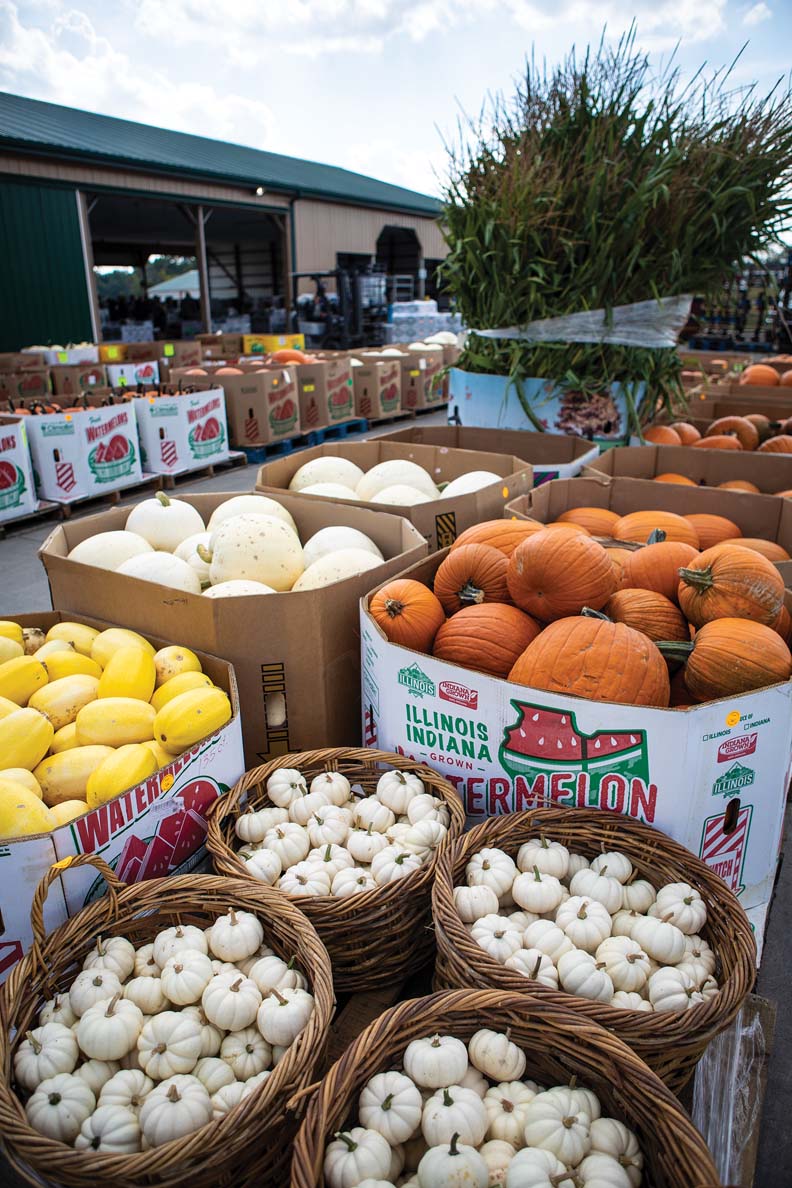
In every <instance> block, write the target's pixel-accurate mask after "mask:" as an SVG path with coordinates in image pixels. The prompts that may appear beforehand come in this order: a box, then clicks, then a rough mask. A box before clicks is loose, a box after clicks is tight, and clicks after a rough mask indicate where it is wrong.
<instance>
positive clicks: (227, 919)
mask: <svg viewBox="0 0 792 1188" xmlns="http://www.w3.org/2000/svg"><path fill="white" fill-rule="evenodd" d="M206 939H207V941H208V942H209V951H210V953H212V954H213V955H214V956H215V957H217V958H219V960H220V961H231V962H233V961H240V960H242V959H243V958H244V957H252V955H253V954H254V953H255V952H256V950H257V949H258V947H259V945H261V943H262V942H263V940H264V929H263V928H262V926H261V922H260V921H259V920H258V919H257V917H256V916H254V915H253V913H252V912H236V911H234V909H233V908H229V909H228V911H227V912H226V914H225V915H224V916H219V917H218V918H217V919H216V920H215V922H214V924H213V925H212V926H211V928H210V929H209V930H208V932H207V938H206ZM243 1026H246V1024H243Z"/></svg>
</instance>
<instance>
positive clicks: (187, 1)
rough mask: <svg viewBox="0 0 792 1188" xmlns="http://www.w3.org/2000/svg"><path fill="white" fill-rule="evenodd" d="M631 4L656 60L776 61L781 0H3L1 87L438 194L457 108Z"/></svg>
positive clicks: (756, 70)
mask: <svg viewBox="0 0 792 1188" xmlns="http://www.w3.org/2000/svg"><path fill="white" fill-rule="evenodd" d="M633 18H635V20H636V22H637V27H638V43H639V45H640V46H641V47H643V48H644V49H646V50H647V51H649V52H650V53H651V54H652V55H653V57H654V59H655V60H656V61H657V62H658V63H660V62H661V61H662V59H663V58H664V56H667V55H668V54H669V53H670V52H671V51H672V49H673V48H674V46H675V45H676V43H677V42H679V43H680V48H679V53H678V60H679V62H680V65H681V66H682V67H683V68H684V69H686V70H694V69H696V68H697V67H698V66H700V65H701V64H702V62H705V61H706V62H708V63H709V64H710V65H711V66H713V67H715V66H721V65H723V64H724V63H727V62H729V61H731V60H732V59H733V57H734V55H735V54H736V53H737V51H738V50H739V49H740V47H741V46H742V45H743V44H744V43H745V42H746V41H748V42H749V45H748V48H747V50H746V51H745V53H744V55H743V57H742V59H741V60H740V62H739V63H738V66H737V67H736V70H735V74H734V76H733V77H734V79H735V81H736V82H739V83H741V84H749V83H758V84H759V85H760V87H762V88H769V87H770V86H771V85H772V84H773V83H774V82H775V81H776V80H777V79H778V78H779V77H781V76H782V75H784V74H785V72H786V71H787V70H788V63H789V45H790V42H791V41H792V0H758V2H757V0H113V2H112V3H110V4H108V3H106V2H105V3H98V2H96V0H82V2H81V0H75V3H74V4H69V3H64V2H62V0H0V89H3V90H6V91H13V92H15V93H18V94H22V95H29V96H31V97H33V98H36V99H47V100H51V101H52V102H55V103H64V104H67V105H70V106H74V107H83V108H87V109H88V110H91V111H98V112H104V113H106V114H109V115H117V116H123V117H125V118H127V119H133V120H141V121H142V122H144V123H152V124H159V125H161V126H165V127H169V128H176V129H179V130H182V131H188V132H194V133H198V134H203V135H207V136H214V137H218V138H220V139H226V140H234V141H237V142H239V143H243V144H251V145H254V146H256V147H258V148H267V149H270V150H272V151H274V152H282V153H289V154H291V155H293V156H298V157H306V158H309V159H313V160H321V161H328V162H331V163H332V164H336V165H343V166H346V167H347V168H350V169H356V170H358V171H360V172H361V173H368V174H371V175H372V176H375V177H380V178H383V179H385V180H387V181H393V182H397V183H399V184H401V185H406V186H410V187H411V188H413V189H419V190H423V191H425V192H437V189H438V182H437V180H436V178H437V172H438V171H440V172H442V170H443V167H444V160H445V154H444V151H443V148H442V137H443V136H449V135H452V134H453V132H454V128H455V122H456V118H457V114H458V111H459V109H460V107H461V108H462V109H464V110H466V111H468V112H477V111H478V110H479V108H480V105H481V102H482V99H483V97H484V96H485V95H486V93H487V92H494V91H499V90H502V89H504V88H505V89H508V88H509V84H510V80H511V79H512V78H513V77H514V75H515V74H517V73H519V71H520V67H521V63H522V62H523V61H524V59H525V56H526V54H527V53H529V52H530V51H531V48H532V46H533V47H534V50H535V53H536V55H537V57H538V58H540V59H541V58H545V59H546V60H547V62H548V63H553V62H555V61H558V60H559V59H560V58H561V57H562V56H563V55H564V54H565V53H566V52H567V51H568V50H569V49H570V48H571V46H572V45H573V43H574V44H576V45H577V46H578V47H582V46H584V45H585V44H586V43H587V42H589V41H597V40H598V39H599V35H600V31H601V30H602V28H603V26H604V25H607V28H608V31H609V34H612V35H613V36H614V37H616V36H617V35H618V34H619V33H620V32H622V31H623V30H624V29H625V28H626V27H627V26H628V25H629V23H630V21H631V20H632V19H633Z"/></svg>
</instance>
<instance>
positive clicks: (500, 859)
mask: <svg viewBox="0 0 792 1188" xmlns="http://www.w3.org/2000/svg"><path fill="white" fill-rule="evenodd" d="M517 874H518V871H517V867H516V866H515V864H514V861H513V860H512V859H511V858H510V857H509V855H508V854H506V853H504V851H503V850H498V849H495V848H494V847H485V848H484V849H482V850H479V852H478V853H477V854H474V855H473V857H472V858H471V859H470V861H469V862H468V864H467V866H466V867H465V881H466V882H467V885H468V886H469V887H479V886H484V887H489V888H490V890H492V891H494V892H495V894H496V895H498V896H501V895H505V894H506V892H507V891H511V887H512V883H513V882H514V880H515V878H516V877H517Z"/></svg>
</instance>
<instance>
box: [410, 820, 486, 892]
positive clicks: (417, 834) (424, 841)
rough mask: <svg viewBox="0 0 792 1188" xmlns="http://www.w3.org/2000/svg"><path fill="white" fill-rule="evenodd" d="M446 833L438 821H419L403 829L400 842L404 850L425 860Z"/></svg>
mask: <svg viewBox="0 0 792 1188" xmlns="http://www.w3.org/2000/svg"><path fill="white" fill-rule="evenodd" d="M447 833H448V830H447V829H446V827H445V825H441V823H440V822H439V821H419V822H418V824H417V825H410V826H409V828H408V829H406V830H405V832H404V835H403V837H402V841H401V844H402V845H403V846H404V848H405V850H410V851H411V853H413V854H418V855H419V857H421V858H422V859H423V860H424V861H426V860H427V859H428V858H429V856H430V854H431V853H432V851H433V850H436V849H437V847H438V846H439V845H440V843H441V842H442V840H443V838H444V837H445V835H446V834H447ZM468 890H470V888H468Z"/></svg>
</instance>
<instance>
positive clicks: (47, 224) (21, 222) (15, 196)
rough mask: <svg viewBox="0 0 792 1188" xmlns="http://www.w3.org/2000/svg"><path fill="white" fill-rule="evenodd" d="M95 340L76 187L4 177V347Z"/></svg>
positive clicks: (0, 205) (0, 282)
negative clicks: (23, 182)
mask: <svg viewBox="0 0 792 1188" xmlns="http://www.w3.org/2000/svg"><path fill="white" fill-rule="evenodd" d="M90 339H91V318H90V309H89V304H88V293H87V288H86V280H85V266H84V263H83V253H82V243H81V240H80V224H79V220H78V216H77V195H76V191H75V190H73V189H57V188H55V187H50V186H39V185H27V184H18V183H16V182H9V181H3V180H0V350H3V351H14V350H19V348H20V347H24V346H32V345H33V344H34V343H42V344H45V345H46V344H48V343H67V342H82V341H84V340H90Z"/></svg>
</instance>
